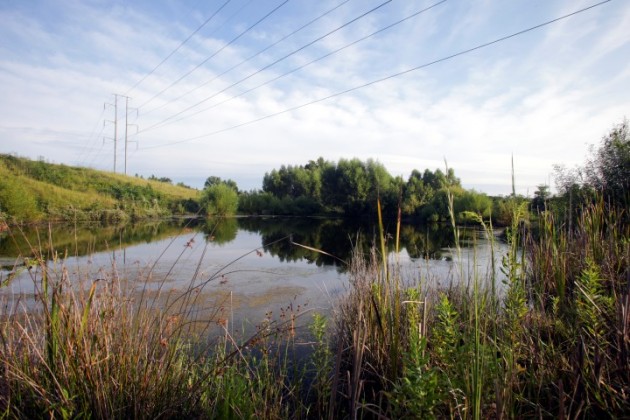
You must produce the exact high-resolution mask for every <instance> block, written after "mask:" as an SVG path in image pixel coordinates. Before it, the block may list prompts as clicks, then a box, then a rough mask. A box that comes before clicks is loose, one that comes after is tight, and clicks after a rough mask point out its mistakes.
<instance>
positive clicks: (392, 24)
mask: <svg viewBox="0 0 630 420" xmlns="http://www.w3.org/2000/svg"><path fill="white" fill-rule="evenodd" d="M446 1H447V0H442V1H440V2H438V3H435V4H433V5H431V6H429V7H426V8H424V9H422V10H419V11H417V12H415V13H413V14H411V15H409V16H406V17H404V18H402V19H400V20H397V21H396V22H394V23H391V24H389V25H387V26H385V27H383V28H381V29H379V30H377V31H374V32H372V33H370V34H368V35H365V36H363V37H361V38H359V39H357V40H355V41H353V42H351V43H349V44H346V45H344V46H343V47H340V48H337V49H336V50H333V51H331V52H329V53H327V54H324V55H322V56H320V57H318V58H316V59H314V60H311V61H309V62H307V63H305V64H302V65H300V66H298V67H295V68H293V69H291V70H289V71H287V72H285V73H282V74H280V75H278V76H276V77H274V78H272V79H269V80H267V81H266V82H263V83H261V84H259V85H256V86H254V87H252V88H249V89H247V90H244V91H243V92H241V93H239V94H237V95H234V96H231V97H229V98H226V99H224V100H222V101H220V102H217V103H216V104H212V105H211V106H209V107H206V108H203V109H201V110H199V111H197V112H194V113H192V114H188V115H185V116H183V117H181V118H178V119H176V120H172V118H174V117H176V116H178V115H180V114H182V113H183V112H185V111H186V110H184V111H182V112H180V113H178V114H175V115H174V116H171V117H169V118H167V119H164V120H162V121H161V122H159V123H156V124H154V125H152V126H150V127H148V128H146V129H144V130H142V132H146V131H149V130H152V129H155V128H158V127H163V126H164V125H167V124H171V123H175V122H178V121H182V120H185V119H188V118H190V117H193V116H195V115H198V114H201V113H203V112H206V111H208V110H210V109H213V108H216V107H217V106H219V105H223V104H225V103H226V102H230V101H232V100H234V99H236V98H240V97H241V96H244V95H247V94H248V93H250V92H253V91H255V90H257V89H260V88H261V87H263V86H267V85H268V84H271V83H273V82H275V81H277V80H279V79H282V78H284V77H286V76H288V75H290V74H293V73H295V72H297V71H299V70H302V69H303V68H305V67H308V66H310V65H311V64H313V63H316V62H318V61H321V60H323V59H325V58H328V57H330V56H332V55H334V54H336V53H338V52H340V51H343V50H345V49H346V48H349V47H352V46H354V45H356V44H358V43H360V42H362V41H365V40H366V39H368V38H371V37H373V36H374V35H377V34H380V33H381V32H384V31H386V30H388V29H391V28H393V27H395V26H397V25H399V24H401V23H403V22H405V21H407V20H409V19H412V18H414V17H416V16H418V15H419V14H421V13H424V12H427V11H428V10H430V9H432V8H434V7H436V6H438V5H440V4H442V3H444V2H446ZM222 92H223V91H221V92H219V93H222ZM214 96H216V95H214Z"/></svg>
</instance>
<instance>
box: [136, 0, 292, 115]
mask: <svg viewBox="0 0 630 420" xmlns="http://www.w3.org/2000/svg"><path fill="white" fill-rule="evenodd" d="M289 1H290V0H284V1H283V2H282V3H280V4H279V5H278V6H276V7H275V8H274V9H273V10H271V11H270V12H269V13H267V14H266V15H265V16H263V17H262V18H260V19H259V20H257V21H256V22H255V23H254V24H253V25H251V26H249V27H248V28H247V29H245V30H244V31H242V32H241V33H240V34H238V35H237V36H236V37H234V38H232V40H231V41H229V42H228V43H227V44H224V45H223V46H222V47H221V48H219V49H218V50H217V51H215V52H214V53H212V54H211V55H210V56H209V57H207V58H206V59H205V60H203V61H202V62H201V63H199V64H197V65H196V66H195V67H193V68H192V69H191V70H189V71H188V72H186V73H185V74H184V75H182V76H181V77H180V78H179V79H177V80H175V81H174V82H173V83H171V84H170V85H168V86H167V87H165V88H164V89H162V90H161V91H159V92H158V93H156V94H155V95H153V97H151V99H149V100H148V101H146V102H144V103H143V104H142V105H140V108H142V107H144V106H146V105H147V104H149V103H150V102H151V101H153V100H154V99H155V98H157V97H158V96H160V95H161V94H163V93H164V92H166V91H167V90H169V89H170V88H172V87H173V86H175V85H176V84H177V83H179V82H181V81H182V80H183V79H184V78H186V77H188V76H189V75H190V74H191V73H193V72H194V71H195V70H197V69H198V68H199V67H201V66H203V65H204V64H206V63H207V62H208V61H210V60H211V59H212V58H213V57H215V56H216V55H217V54H219V53H220V52H221V51H223V50H224V49H226V48H227V47H229V46H230V45H232V44H233V43H235V42H236V41H237V40H238V39H239V38H241V37H242V36H243V35H245V34H246V33H247V32H249V31H251V30H252V29H254V27H256V26H257V25H258V24H260V23H261V22H263V21H264V20H265V19H267V18H268V17H269V16H271V15H272V14H273V13H275V12H276V11H278V10H279V9H280V8H281V7H282V6H284V5H285V4H287V3H288V2H289Z"/></svg>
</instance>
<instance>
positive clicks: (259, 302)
mask: <svg viewBox="0 0 630 420" xmlns="http://www.w3.org/2000/svg"><path fill="white" fill-rule="evenodd" d="M191 239H192V240H193V241H191ZM256 250H258V253H257V252H256ZM50 265H51V267H52V266H53V264H52V263H51V264H50ZM59 265H60V264H59V263H58V264H57V266H59ZM65 266H66V268H67V269H68V273H69V274H70V278H74V279H78V278H82V279H90V280H91V281H93V280H96V279H102V278H108V279H109V278H112V276H116V275H117V276H118V277H119V278H120V279H121V280H127V281H129V282H134V281H135V282H137V283H136V284H135V285H133V286H134V288H135V290H136V291H137V292H141V291H142V289H143V288H145V287H146V290H147V291H148V293H147V296H155V293H154V292H156V291H157V290H158V289H160V288H161V291H162V292H163V294H165V295H166V294H168V293H171V294H172V295H173V296H176V295H177V294H181V292H182V291H184V290H186V289H187V288H188V287H189V286H190V285H191V281H192V280H193V279H194V278H195V272H196V271H197V269H198V270H199V271H198V275H197V277H196V279H195V283H194V285H203V287H199V289H200V295H201V298H200V299H199V301H198V302H200V303H199V304H200V305H203V302H201V301H202V300H203V299H206V300H207V301H208V302H209V304H210V305H209V306H211V305H212V304H213V303H215V302H217V301H221V302H223V301H224V300H225V301H226V302H225V304H227V302H229V306H230V308H229V310H230V312H232V313H231V316H232V317H234V319H235V322H238V323H241V322H245V321H246V320H247V321H248V322H251V323H254V324H255V323H258V322H260V321H261V320H262V319H263V318H264V316H265V313H266V312H268V311H274V313H278V311H279V309H280V308H281V307H285V306H287V305H290V304H292V303H293V305H294V307H295V308H297V305H300V307H301V308H304V304H305V303H306V304H307V308H310V309H311V310H319V311H321V312H326V311H328V310H329V309H330V307H331V305H332V301H333V300H334V299H335V297H337V296H339V294H340V292H341V291H343V290H344V289H345V283H346V281H345V279H346V278H347V276H346V274H342V273H339V272H338V271H337V269H336V268H335V267H333V266H322V267H318V266H316V265H315V264H309V263H308V262H307V261H305V260H301V261H296V262H281V261H280V260H279V258H278V257H274V256H271V255H270V254H269V253H267V252H265V251H264V249H263V248H262V247H261V237H260V235H259V234H257V233H251V232H246V231H243V230H239V231H238V233H237V235H236V238H235V239H234V240H233V241H231V242H229V243H225V244H222V245H217V244H214V243H213V242H206V241H205V239H204V236H203V234H201V233H197V234H195V232H190V233H187V234H182V235H176V236H172V237H170V238H167V239H162V240H159V241H156V242H152V243H142V244H139V245H132V246H128V247H126V248H125V249H112V250H111V251H107V252H99V253H95V254H92V255H89V256H82V257H71V258H68V259H66V260H65ZM31 273H35V270H33V271H32V272H31ZM31 273H29V271H27V270H26V269H24V268H22V273H21V274H20V275H19V276H17V277H16V278H14V279H13V280H12V281H11V282H10V283H9V284H8V285H7V286H5V287H2V288H0V296H4V297H5V298H6V297H8V296H9V295H11V294H13V293H19V292H23V293H25V294H27V295H28V294H31V296H32V293H34V285H33V281H32V279H31V278H30V274H31ZM114 273H116V274H114ZM5 275H6V273H5ZM38 277H40V276H39V275H38ZM147 278H148V279H149V281H145V279H147ZM130 284H131V283H130ZM151 292H153V293H151Z"/></svg>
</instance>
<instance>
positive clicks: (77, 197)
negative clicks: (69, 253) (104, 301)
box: [0, 155, 198, 222]
mask: <svg viewBox="0 0 630 420" xmlns="http://www.w3.org/2000/svg"><path fill="white" fill-rule="evenodd" d="M196 202H198V191H197V190H194V189H190V188H184V187H180V186H176V185H172V184H169V183H165V182H158V181H154V180H144V179H141V178H136V177H130V176H125V175H121V174H114V173H110V172H104V171H97V170H93V169H87V168H78V167H70V166H66V165H56V164H50V163H46V162H43V161H31V160H28V159H24V158H18V157H14V156H10V155H0V214H2V213H4V215H5V217H6V218H8V219H14V220H17V221H22V222H32V221H38V220H41V219H46V220H70V221H76V220H114V221H115V220H124V219H129V218H147V217H160V216H165V215H170V214H173V213H183V212H186V211H188V212H190V211H191V209H192V208H193V207H195V203H196ZM192 212H194V211H192Z"/></svg>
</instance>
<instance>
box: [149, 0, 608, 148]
mask: <svg viewBox="0 0 630 420" xmlns="http://www.w3.org/2000/svg"><path fill="white" fill-rule="evenodd" d="M611 1H612V0H604V1H601V2H599V3H595V4H593V5H590V6H587V7H584V8H582V9H579V10H577V11H575V12H572V13H569V14H566V15H563V16H560V17H558V18H555V19H552V20H548V21H546V22H543V23H540V24H538V25H535V26H531V27H529V28H527V29H523V30H520V31H518V32H514V33H512V34H510V35H506V36H503V37H501V38H497V39H495V40H493V41H489V42H486V43H483V44H479V45H477V46H475V47H472V48H468V49H466V50H462V51H459V52H457V53H454V54H451V55H448V56H446V57H442V58H440V59H437V60H434V61H431V62H428V63H425V64H421V65H419V66H415V67H411V68H409V69H406V70H403V71H400V72H397V73H393V74H390V75H388V76H385V77H382V78H379V79H375V80H372V81H370V82H367V83H364V84H361V85H358V86H354V87H352V88H349V89H346V90H343V91H340V92H337V93H333V94H331V95H328V96H325V97H322V98H319V99H315V100H313V101H310V102H306V103H304V104H301V105H297V106H294V107H291V108H287V109H285V110H282V111H278V112H275V113H272V114H268V115H265V116H263V117H260V118H256V119H253V120H250V121H246V122H243V123H240V124H236V125H233V126H230V127H226V128H223V129H220V130H216V131H212V132H209V133H205V134H201V135H198V136H194V137H189V138H186V139H183V140H178V141H173V142H167V143H162V144H158V145H154V146H146V147H144V148H143V149H155V148H159V147H165V146H172V145H175V144H181V143H187V142H190V141H194V140H199V139H202V138H207V137H212V136H215V135H217V134H221V133H225V132H227V131H231V130H234V129H237V128H241V127H244V126H247V125H251V124H254V123H257V122H260V121H264V120H266V119H270V118H273V117H277V116H279V115H282V114H286V113H289V112H293V111H296V110H299V109H302V108H305V107H307V106H310V105H314V104H317V103H320V102H324V101H326V100H329V99H332V98H336V97H338V96H341V95H345V94H346V93H350V92H354V91H357V90H359V89H363V88H366V87H368V86H372V85H375V84H377V83H381V82H384V81H387V80H391V79H394V78H396V77H400V76H403V75H406V74H409V73H412V72H414V71H418V70H420V69H424V68H427V67H429V66H433V65H435V64H438V63H442V62H444V61H448V60H451V59H453V58H456V57H459V56H462V55H465V54H469V53H471V52H474V51H477V50H480V49H483V48H486V47H489V46H491V45H494V44H497V43H500V42H503V41H506V40H508V39H511V38H515V37H517V36H520V35H523V34H525V33H528V32H531V31H534V30H536V29H540V28H542V27H545V26H548V25H551V24H553V23H556V22H559V21H561V20H564V19H567V18H569V17H572V16H575V15H577V14H580V13H583V12H586V11H588V10H591V9H594V8H595V7H598V6H601V5H603V4H605V3H609V2H611Z"/></svg>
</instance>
